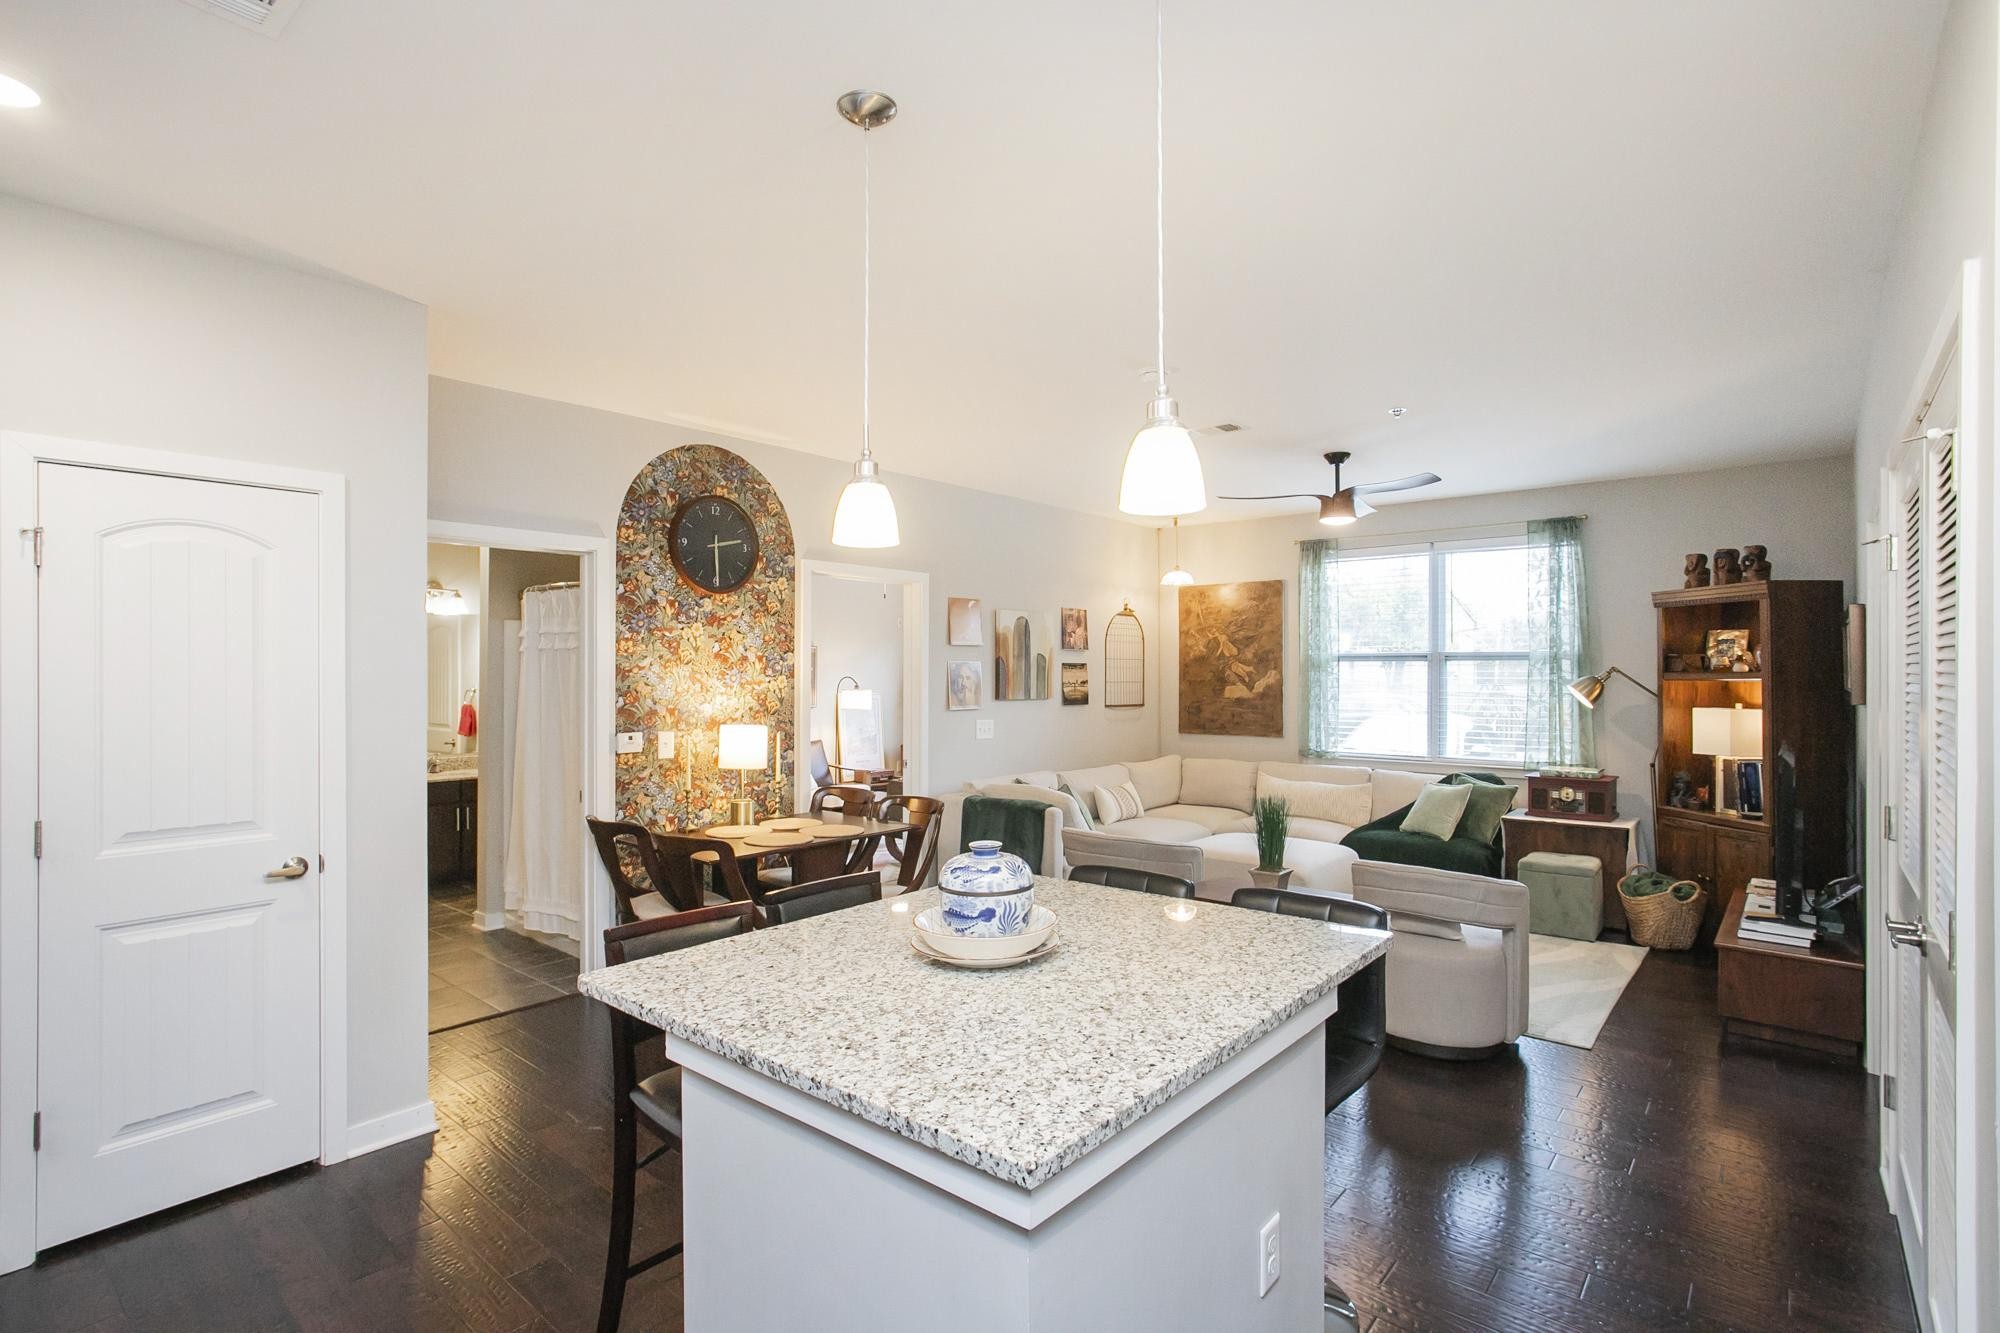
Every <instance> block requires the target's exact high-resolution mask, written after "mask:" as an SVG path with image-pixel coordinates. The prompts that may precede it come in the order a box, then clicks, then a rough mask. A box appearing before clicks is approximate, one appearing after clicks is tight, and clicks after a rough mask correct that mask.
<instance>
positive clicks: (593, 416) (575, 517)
mask: <svg viewBox="0 0 2000 1333" xmlns="http://www.w3.org/2000/svg"><path fill="white" fill-rule="evenodd" d="M693 443H710V444H716V445H720V446H722V447H724V448H727V449H731V450H734V451H735V452H737V453H739V454H741V455H742V456H743V457H745V458H747V459H748V460H750V462H751V463H753V464H755V465H756V466H757V467H758V468H759V469H760V470H761V471H762V472H763V473H764V475H765V476H766V477H767V478H769V479H770V481H771V484H772V485H773V486H775V487H776V488H777V491H778V494H779V496H780V498H782V499H783V501H784V503H785V508H786V509H787V510H788V511H789V512H790V514H791V519H792V528H793V531H794V533H795V534H796V537H797V540H798V550H799V555H800V556H801V557H803V558H807V559H818V560H834V561H840V562H844V563H847V564H872V565H878V566H882V567H884V568H890V569H912V570H922V571H926V572H928V573H929V574H930V576H931V585H930V586H931V606H930V620H931V635H930V650H929V655H928V656H929V664H930V666H929V669H930V673H931V675H932V677H933V679H932V681H931V682H930V684H931V709H932V711H931V716H930V742H931V756H930V759H931V769H930V772H931V777H930V780H929V781H928V782H927V783H926V785H927V786H930V787H932V788H933V789H935V790H949V789H951V788H953V787H956V786H957V785H958V784H959V783H960V782H961V781H963V780H964V779H966V778H968V777H977V776H982V775H985V774H989V773H999V772H1005V771H1009V770H1013V769H1020V768H1029V767H1037V768H1039V767H1044V766H1047V765H1050V764H1069V765H1080V764H1085V763H1095V762H1098V761H1100V760H1102V759H1105V758H1108V757H1117V758H1126V759H1143V758H1148V757H1150V756H1152V755H1153V754H1155V753H1156V752H1157V749H1156V747H1157V746H1158V744H1159V720H1158V716H1157V711H1156V710H1157V700H1158V698H1159V689H1158V670H1157V667H1158V646H1159V644H1160V643H1161V642H1162V640H1161V639H1160V637H1159V636H1158V635H1157V634H1156V633H1155V632H1154V631H1155V628H1156V626H1155V624H1154V622H1155V620H1156V618H1157V616H1156V612H1157V608H1158V588H1159V570H1158V567H1157V566H1156V565H1155V563H1154V560H1155V554H1156V552H1155V545H1154V534H1153V533H1152V532H1150V531H1148V530H1147V529H1146V528H1143V527H1137V526H1134V525H1132V524H1128V523H1120V522H1117V521H1115V520H1112V519H1105V518H1095V517H1091V516H1088V515H1084V514H1078V513H1073V512H1070V511H1068V510H1062V509H1056V508H1052V507H1050V506H1048V505H1040V504H1032V503H1029V502H1028V501H1025V500H1014V499H1008V498H1004V497H1001V496H995V495H988V494H985V493H982V492H979V491H973V490H967V489H965V488H964V487H959V486H947V485H944V484H943V483H940V482H933V481H925V480H921V479H918V478H913V477H904V476H891V477H890V478H889V479H888V480H889V483H890V486H891V488H892V490H893V491H894V493H895V496H896V510H897V514H898V517H899V519H900V522H901V526H902V536H903V544H902V545H901V546H899V547H896V548H893V549H890V550H886V551H847V550H842V549H840V548H838V547H835V546H834V545H833V544H832V543H831V542H830V541H829V540H828V533H829V530H830V529H831V527H832V524H833V506H834V502H835V500H836V499H837V498H838V497H839V494H840V488H841V486H842V485H844V484H845V483H846V481H847V478H848V476H849V474H850V472H851V471H852V465H851V464H849V463H846V462H842V461H839V460H836V459H830V458H821V457H819V456H817V455H813V454H805V453H800V452H798V451H796V450H792V449H783V448H779V447H777V446H774V445H769V444H760V443H757V442H754V441H747V440H736V439H731V438H729V437H728V436H724V435H718V434H716V433H714V432H710V431H696V430H691V429H688V428H686V427H682V426H675V425H670V424H666V423H663V422H657V421H645V420H641V419H640V418H637V417H628V416H621V415H619V414H617V413H614V412H602V411H598V410H596V409H594V408H587V407H578V406H575V405H574V404H569V403H557V402H552V401H550V400H548V399H544V398H533V397H529V396H527V395H524V394H516V393H508V392H505V391H502V390H498V389H489V388H485V387H482V386H479V385H474V384H465V383H461V382H459V381H456V380H446V379H435V378H434V379H433V380H432V381H431V432H430V514H431V517H432V518H433V519H436V520H440V521H450V522H465V523H499V524H512V525H515V526H519V527H526V528H542V529H553V530H558V531H564V532H576V533H590V534H596V535H609V534H611V533H612V532H613V531H615V525H616V523H617V517H618V509H619V505H620V504H621V503H622V501H623V500H624V498H625V489H626V487H627V486H629V485H630V484H631V481H632V478H633V476H634V475H635V474H636V473H637V472H638V471H639V469H640V468H641V467H642V466H644V465H645V464H646V463H647V462H648V461H650V460H651V459H652V458H654V457H655V456H656V455H658V454H660V453H661V452H663V451H665V450H667V449H671V448H674V447H676V446H678V445H683V444H693ZM1123 444H1124V442H1123V441H1122V440H1119V441H1110V442H1107V444H1106V446H1105V447H1106V448H1110V449H1116V448H1122V447H1123ZM952 596H963V597H978V598H980V599H982V600H983V601H984V602H985V604H986V606H987V608H988V609H989V610H990V609H991V608H993V607H996V606H1005V607H1020V608H1026V609H1043V608H1046V609H1047V610H1048V611H1049V612H1050V613H1051V614H1053V613H1055V612H1056V610H1057V609H1058V608H1060V607H1063V606H1082V607H1087V608H1089V610H1090V619H1091V654H1090V657H1091V661H1092V663H1093V672H1092V674H1093V676H1097V677H1101V676H1102V674H1103V672H1102V663H1103V651H1102V639H1101V637H1100V636H1101V633H1102V629H1103V625H1104V623H1105V622H1106V621H1107V620H1109V619H1110V618H1111V616H1113V615H1114V614H1116V613H1117V611H1118V609H1119V607H1120V606H1121V605H1123V604H1124V603H1125V602H1126V601H1128V600H1129V601H1130V602H1131V604H1132V607H1133V609H1134V610H1136V611H1137V612H1138V614H1139V618H1140V620H1141V621H1142V622H1143V623H1144V624H1145V626H1146V634H1147V644H1148V651H1149V654H1151V660H1150V662H1149V680H1148V688H1147V707H1145V708H1135V709H1121V710H1108V709H1106V708H1104V707H1103V706H1102V705H1101V704H1097V703H1093V704H1092V705H1091V706H1090V707H1089V708H1067V709H1066V708H1064V707H1063V706H1062V704H1061V703H1060V702H1059V701H1058V700H1057V699H1055V698H1054V697H1051V698H1049V699H1047V700H1038V701H1036V702H1033V703H993V702H991V694H990V686H991V682H990V681H989V682H988V686H989V693H988V702H987V704H986V706H985V707H984V708H983V709H981V710H979V711H978V712H964V713H950V712H946V711H945V707H944V700H945V691H944V662H945V660H946V656H947V652H948V651H949V653H950V655H952V656H965V655H967V653H966V651H965V650H958V649H952V650H947V649H946V647H945V641H944V640H945V599H946V598H947V597H952ZM988 637H989V639H990V637H991V627H990V625H989V626H988ZM989 670H990V668H989ZM1100 697H1101V696H1100ZM978 718H990V719H992V720H993V721H994V722H995V724H996V725H995V728H994V730H995V736H994V738H993V739H992V740H986V741H982V740H976V739H975V738H974V731H973V724H974V721H975V719H978Z"/></svg>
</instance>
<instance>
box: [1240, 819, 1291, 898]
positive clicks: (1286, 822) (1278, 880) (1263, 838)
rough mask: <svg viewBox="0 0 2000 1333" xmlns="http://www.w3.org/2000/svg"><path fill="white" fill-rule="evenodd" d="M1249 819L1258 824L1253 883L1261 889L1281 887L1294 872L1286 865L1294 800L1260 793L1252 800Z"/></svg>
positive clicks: (1288, 880) (1251, 877)
mask: <svg viewBox="0 0 2000 1333" xmlns="http://www.w3.org/2000/svg"><path fill="white" fill-rule="evenodd" d="M1250 819H1251V821H1252V822H1253V823H1255V824H1256V826H1257V868H1256V869H1255V870H1252V871H1251V872H1250V882H1251V883H1252V884H1255V885H1256V886H1257V887H1258V888H1260V889H1282V888H1284V887H1285V886H1286V885H1287V884H1289V883H1291V880H1292V872H1291V871H1290V870H1289V869H1287V868H1286V866H1285V834H1286V833H1287V831H1289V830H1290V828H1291V824H1292V805H1291V802H1290V801H1287V800H1285V799H1284V798H1283V797H1280V796H1259V797H1258V798H1257V799H1256V800H1255V801H1253V802H1251V805H1250Z"/></svg>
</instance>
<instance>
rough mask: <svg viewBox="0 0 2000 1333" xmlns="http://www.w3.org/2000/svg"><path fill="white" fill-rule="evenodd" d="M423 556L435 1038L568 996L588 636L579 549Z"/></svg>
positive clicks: (578, 957) (578, 940)
mask: <svg viewBox="0 0 2000 1333" xmlns="http://www.w3.org/2000/svg"><path fill="white" fill-rule="evenodd" d="M428 556H429V559H428V569H429V574H428V580H427V581H428V586H427V587H426V589H425V611H426V615H425V617H424V619H425V634H426V641H427V648H428V664H429V667H428V670H429V683H428V689H427V700H428V705H427V713H426V717H425V729H424V745H425V769H426V772H425V802H426V816H427V818H426V828H427V836H428V863H429V875H428V880H429V883H428V886H427V887H428V893H429V941H428V943H429V969H430V976H429V981H430V1023H429V1027H430V1030H431V1031H433V1032H437V1031H441V1030H443V1029H445V1028H451V1027H458V1026H462V1025H464V1024H466V1023H472V1022H478V1021H481V1020H482V1019H486V1018H491V1017H494V1016H495V1015H498V1014H503V1013H511V1012H514V1011H516V1010H519V1009H524V1008H528V1007H531V1006H533V1005H537V1004H544V1003H548V1002H550V1001H553V1000H557V999H561V998H562V997H564V996H566V995H571V994H574V993H575V990H576V976H577V973H578V972H579V971H580V970H581V968H582V966H583V965H584V964H583V961H582V960H583V959H584V958H585V957H587V956H588V953H589V951H588V950H587V949H586V948H585V947H584V944H585V941H586V940H588V938H589V934H588V931H589V929H590V927H591V925H592V924H593V918H594V916H595V915H596V914H595V913H594V912H592V911H591V910H590V904H589V901H588V900H589V898H590V896H591V894H592V893H593V892H594V889H595V883H594V878H593V877H592V876H590V875H589V873H588V869H587V866H586V865H585V860H584V858H585V854H586V851H587V848H586V840H585V838H584V836H583V814H584V812H585V810H586V809H587V808H589V807H588V806H587V805H586V803H585V798H586V790H587V788H588V787H589V786H590V783H589V781H588V776H589V774H588V770H589V768H590V766H591V763H592V758H593V756H592V747H591V745H590V744H589V738H590V717H591V713H592V710H591V707H590V704H591V700H590V687H591V680H592V676H591V671H590V665H589V663H590V657H591V650H590V639H591V637H592V636H591V634H590V621H591V616H590V613H589V605H590V604H589V601H588V600H587V594H586V590H585V588H584V587H583V583H584V579H585V577H586V570H585V566H586V564H587V563H588V559H587V557H586V556H584V555H582V554H579V553H576V552H570V551H547V550H526V549H518V548H515V547H512V546H501V545H477V544H473V543H470V542H463V541H457V542H454V541H433V542H432V543H431V544H430V546H429V551H428ZM599 928H600V929H601V927H599Z"/></svg>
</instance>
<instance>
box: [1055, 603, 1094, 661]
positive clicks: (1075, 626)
mask: <svg viewBox="0 0 2000 1333" xmlns="http://www.w3.org/2000/svg"><path fill="white" fill-rule="evenodd" d="M1062 646H1063V651H1064V652H1066V653H1081V652H1085V651H1087V650H1088V649H1089V647H1090V612H1089V611H1087V610H1086V609H1084V608H1083V607H1080V606H1065V607H1064V608H1063V609H1062Z"/></svg>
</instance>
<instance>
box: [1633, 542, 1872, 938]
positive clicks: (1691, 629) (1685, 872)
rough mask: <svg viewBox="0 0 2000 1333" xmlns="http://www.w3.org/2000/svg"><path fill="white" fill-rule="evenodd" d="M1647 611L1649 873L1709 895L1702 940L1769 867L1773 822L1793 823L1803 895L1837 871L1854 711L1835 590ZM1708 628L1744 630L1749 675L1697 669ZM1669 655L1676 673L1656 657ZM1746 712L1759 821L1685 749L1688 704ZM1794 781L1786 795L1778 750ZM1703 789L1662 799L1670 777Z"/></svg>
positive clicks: (1771, 590)
mask: <svg viewBox="0 0 2000 1333" xmlns="http://www.w3.org/2000/svg"><path fill="white" fill-rule="evenodd" d="M1653 606H1654V608H1655V610H1656V611H1657V613H1658V616H1659V643H1658V657H1657V663H1656V664H1657V666H1658V668H1659V674H1660V761H1659V767H1658V770H1657V773H1656V775H1655V782H1656V784H1657V786H1656V790H1655V791H1654V793H1653V827H1654V837H1655V845H1656V849H1657V850H1656V854H1655V859H1656V861H1657V862H1658V866H1657V868H1658V869H1660V870H1662V871H1665V872H1667V873H1669V874H1672V875H1675V876H1678V877H1680V878H1684V879H1691V880H1694V881H1696V882H1697V883H1699V884H1701V885H1702V886H1703V887H1704V888H1706V889H1707V890H1708V891H1709V896H1708V907H1707V921H1706V923H1705V925H1704V927H1703V930H1702V938H1703V940H1704V941H1711V940H1713V939H1714V937H1715V932H1716V928H1717V927H1718V926H1719V925H1720V924H1721V921H1722V916H1723V913H1724V911H1725V910H1727V908H1728V906H1729V903H1730V900H1731V899H1732V898H1733V897H1734V896H1735V895H1736V894H1737V892H1739V891H1740V890H1741V889H1743V887H1744V886H1745V884H1746V883H1747V882H1748V881H1749V880H1750V879H1751V878H1753V877H1756V876H1770V875H1771V874H1772V836H1773V833H1772V831H1773V829H1774V828H1778V827H1782V826H1785V825H1787V823H1788V821H1790V820H1792V819H1799V820H1801V821H1802V822H1801V824H1800V827H1801V828H1802V829H1803V833H1804V836H1803V839H1802V844H1801V845H1802V850H1803V856H1802V858H1801V869H1802V872H1803V878H1804V882H1805V886H1806V888H1807V889H1809V890H1813V889H1818V888H1821V887H1823V886H1824V885H1825V884H1826V883H1827V882H1828V881H1829V880H1832V879H1834V878H1837V877H1838V876H1841V875H1845V874H1848V873H1849V867H1850V855H1849V828H1848V820H1849V809H1850V804H1851V801H1850V792H1851V791H1852V788H1853V775H1854V714H1853V709H1852V708H1851V707H1850V705H1849V704H1848V700H1847V691H1846V686H1845V684H1844V679H1843V673H1842V669H1841V667H1842V660H1843V658H1842V654H1843V652H1844V650H1845V637H1844V631H1843V623H1844V617H1845V614H1846V604H1845V594H1844V592H1843V590H1842V587H1841V585H1840V584H1839V583H1838V582H1837V581H1833V580H1822V579H1776V580H1771V581H1769V582H1762V583H1732V584H1722V585H1718V586H1714V587H1707V588H1686V589H1675V590H1673V591H1671V592H1656V593H1654V594H1653ZM1711 630H1739V631H1748V633H1749V646H1750V649H1751V651H1752V652H1754V653H1755V654H1757V656H1758V658H1759V664H1758V666H1757V669H1755V670H1753V671H1749V672H1731V671H1727V670H1724V671H1710V670H1707V669H1705V667H1704V665H1703V656H1704V654H1705V653H1706V651H1707V648H1708V640H1709V632H1710V631H1711ZM1669 656H1673V657H1675V658H1676V659H1678V668H1679V669H1676V670H1672V671H1670V670H1668V669H1667V659H1668V657H1669ZM1739 705H1740V706H1741V707H1743V708H1754V709H1758V710H1761V713H1762V719H1763V721H1762V733H1763V735H1762V744H1761V746H1760V747H1758V748H1757V749H1756V752H1755V754H1754V756H1753V754H1751V753H1750V752H1749V747H1745V749H1746V753H1745V754H1743V755H1742V756H1740V757H1742V758H1750V757H1757V758H1761V759H1762V760H1763V768H1762V774H1763V792H1764V799H1763V805H1764V817H1763V818H1761V819H1757V818H1746V817H1744V816H1742V815H1739V814H1736V813H1734V812H1733V811H1730V810H1728V809H1727V808H1725V806H1724V801H1723V793H1722V791H1721V790H1719V789H1717V788H1716V787H1715V785H1714V783H1713V779H1712V776H1711V775H1712V774H1713V772H1714V767H1715V760H1714V757H1713V756H1711V755H1707V754H1697V753H1696V752H1695V750H1694V710H1695V709H1697V708H1735V707H1737V706H1739ZM1780 755H1785V756H1787V757H1788V759H1789V767H1790V770H1791V772H1792V774H1793V775H1794V777H1795V781H1794V782H1793V783H1792V784H1790V785H1791V787H1792V791H1791V793H1790V794H1789V795H1787V794H1786V793H1785V792H1784V791H1783V789H1782V788H1783V785H1784V784H1781V783H1780V781H1779V757H1780ZM1677 773H1686V774H1688V775H1689V777H1690V779H1691V780H1692V782H1693V783H1694V784H1695V785H1698V786H1702V787H1709V788H1711V790H1710V791H1709V793H1708V797H1707V800H1706V801H1705V802H1703V808H1698V809H1688V808H1683V807H1681V806H1676V805H1669V804H1668V803H1667V800H1668V794H1669V792H1670V790H1671V788H1672V784H1673V781H1674V776H1675V774H1677Z"/></svg>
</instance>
